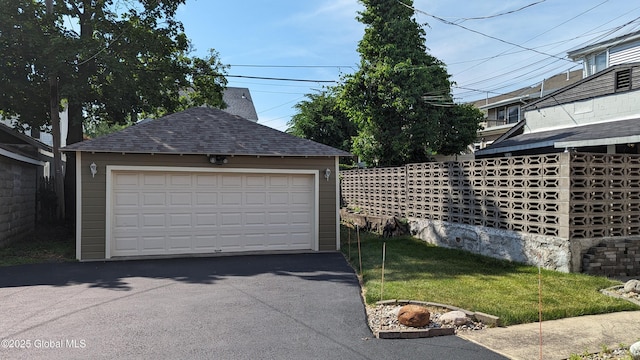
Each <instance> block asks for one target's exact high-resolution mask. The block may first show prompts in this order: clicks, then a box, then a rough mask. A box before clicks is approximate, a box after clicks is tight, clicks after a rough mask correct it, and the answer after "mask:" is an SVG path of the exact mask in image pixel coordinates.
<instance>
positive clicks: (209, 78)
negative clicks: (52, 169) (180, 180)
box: [0, 0, 226, 208]
mask: <svg viewBox="0 0 640 360" xmlns="http://www.w3.org/2000/svg"><path fill="white" fill-rule="evenodd" d="M183 3H184V0H133V1H126V2H121V1H118V2H114V1H112V0H56V1H55V7H54V10H53V15H51V16H52V17H53V19H51V18H50V17H48V16H47V15H46V14H45V10H44V9H43V6H42V4H41V3H40V2H39V1H36V0H0V8H2V11H0V46H2V54H1V55H0V56H2V57H3V58H2V60H3V61H2V62H1V63H0V67H1V68H0V74H2V75H0V76H5V77H6V78H8V79H9V81H13V83H12V84H15V85H16V86H13V87H12V88H10V89H9V90H10V92H11V94H10V95H12V96H14V97H18V98H19V99H18V100H12V102H6V103H1V102H0V109H1V110H3V111H4V112H5V113H7V114H11V115H14V116H15V118H16V121H18V122H21V123H24V124H26V125H27V126H33V127H37V126H40V125H42V124H46V121H47V119H49V116H47V114H48V110H47V104H48V101H44V102H43V106H39V104H40V101H41V100H40V99H45V98H46V95H47V94H48V88H46V90H43V89H44V88H45V87H46V86H43V85H42V83H43V82H44V83H45V85H46V79H47V76H48V75H49V74H51V73H55V74H57V77H58V80H59V81H58V82H59V93H60V98H63V99H66V101H67V104H68V105H67V106H68V113H69V124H68V125H69V126H68V134H67V139H66V140H67V141H66V142H67V144H73V143H76V142H79V141H82V138H83V125H84V124H85V122H86V121H88V120H91V121H93V122H106V123H110V124H113V123H120V124H122V123H127V122H135V120H137V118H138V117H139V116H144V117H153V116H160V115H163V114H166V113H170V112H174V111H177V110H181V109H184V108H186V107H190V106H196V105H203V104H206V105H210V106H213V107H223V106H224V103H223V101H222V91H223V89H224V87H225V86H226V79H225V77H224V75H225V73H226V67H225V66H224V65H223V64H221V63H220V61H219V59H218V54H217V53H216V52H215V51H211V52H210V54H209V56H208V57H206V58H194V57H190V56H189V53H190V51H191V45H190V43H189V40H188V39H187V37H186V35H185V34H184V29H183V26H182V24H181V23H180V22H179V21H177V20H176V19H175V15H176V11H177V9H178V6H179V5H180V4H183ZM5 9H11V14H12V15H11V16H9V15H7V13H5ZM49 24H52V25H49ZM5 27H6V29H5ZM15 28H19V30H20V34H22V35H23V36H22V37H10V36H9V34H11V32H12V31H13V32H15ZM29 51H30V52H32V53H33V54H32V53H29ZM4 57H8V58H10V59H14V61H4ZM2 80H4V78H3V79H2ZM3 93H4V91H3ZM31 93H37V94H38V96H39V97H38V96H33V97H29V95H30V94H31ZM41 94H45V95H43V96H40V95H41ZM185 94H188V96H187V95H185ZM20 99H22V100H20ZM21 101H22V102H21ZM33 102H38V104H37V105H35V106H34V104H33ZM29 106H31V107H32V108H29ZM25 115H27V116H25ZM66 169H67V173H66V176H65V179H66V180H68V181H67V182H66V194H70V195H71V196H73V194H75V191H73V189H74V187H75V184H74V183H73V181H74V180H75V174H74V173H73V172H74V171H75V166H74V163H73V157H72V156H68V157H67V167H66ZM67 204H68V208H69V205H71V206H73V204H75V201H73V199H72V198H71V197H70V198H69V199H68V202H67Z"/></svg>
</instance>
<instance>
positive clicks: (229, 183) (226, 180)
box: [220, 174, 242, 188]
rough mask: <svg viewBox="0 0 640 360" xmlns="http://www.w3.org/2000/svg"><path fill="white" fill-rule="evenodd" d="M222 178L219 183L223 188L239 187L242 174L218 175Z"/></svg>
mask: <svg viewBox="0 0 640 360" xmlns="http://www.w3.org/2000/svg"><path fill="white" fill-rule="evenodd" d="M220 177H221V178H222V181H221V185H222V187H224V188H240V187H242V176H240V175H227V174H223V175H220Z"/></svg>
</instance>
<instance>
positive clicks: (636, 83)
mask: <svg viewBox="0 0 640 360" xmlns="http://www.w3.org/2000/svg"><path fill="white" fill-rule="evenodd" d="M629 67H631V68H632V74H631V82H632V83H631V88H632V89H638V88H639V87H640V66H638V65H633V66H629ZM627 68H628V67H618V68H616V69H611V70H610V71H603V72H602V73H601V74H599V75H598V74H596V75H595V76H594V77H593V78H590V79H587V80H585V81H582V82H580V83H578V84H576V85H575V86H570V87H569V88H567V89H565V90H562V91H560V92H559V93H557V94H555V95H554V96H553V97H548V98H546V99H543V100H541V101H538V102H535V103H533V104H532V105H530V106H528V107H527V108H526V110H537V109H544V108H547V107H552V106H558V105H562V104H567V103H573V102H577V101H581V100H586V99H592V98H597V97H602V96H607V95H612V94H615V93H616V89H615V76H616V71H620V70H624V69H627Z"/></svg>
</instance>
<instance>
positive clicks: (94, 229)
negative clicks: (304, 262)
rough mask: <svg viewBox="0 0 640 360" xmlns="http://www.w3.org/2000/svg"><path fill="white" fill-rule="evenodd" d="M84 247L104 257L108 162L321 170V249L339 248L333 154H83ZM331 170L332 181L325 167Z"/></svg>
mask: <svg viewBox="0 0 640 360" xmlns="http://www.w3.org/2000/svg"><path fill="white" fill-rule="evenodd" d="M81 159H82V164H81V172H82V194H81V199H82V215H81V216H82V221H81V224H82V230H81V237H82V248H81V256H82V259H83V260H88V259H104V258H105V234H106V228H105V217H106V185H107V184H106V173H107V165H109V166H113V165H122V166H139V167H140V169H141V170H144V169H143V167H147V166H162V167H201V168H215V167H220V168H224V169H233V168H242V169H274V170H277V169H288V170H289V169H291V170H319V171H320V177H319V195H318V198H319V204H318V210H319V214H318V216H319V224H318V229H319V250H320V251H331V250H336V226H337V224H336V212H337V211H338V210H337V206H336V192H335V191H336V179H337V174H335V158H334V157H313V158H311V157H309V158H305V157H284V158H283V157H256V156H236V157H228V160H229V162H228V163H227V164H225V165H220V166H219V165H212V164H210V163H209V161H208V158H207V157H206V156H205V155H183V156H180V155H148V154H125V155H123V154H113V153H82V155H81ZM92 162H95V164H96V165H97V170H98V173H97V174H96V176H95V177H92V176H91V172H90V170H89V165H90V164H91V163H92ZM326 168H329V169H331V177H330V179H329V181H327V180H326V179H325V178H324V170H325V169H326Z"/></svg>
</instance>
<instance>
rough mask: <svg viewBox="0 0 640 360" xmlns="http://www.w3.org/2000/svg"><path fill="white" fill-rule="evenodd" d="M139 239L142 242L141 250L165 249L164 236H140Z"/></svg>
mask: <svg viewBox="0 0 640 360" xmlns="http://www.w3.org/2000/svg"><path fill="white" fill-rule="evenodd" d="M140 238H141V240H142V250H145V251H154V250H164V248H165V237H164V236H160V235H158V236H141V237H140Z"/></svg>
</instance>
